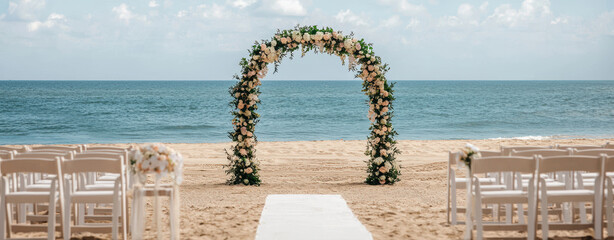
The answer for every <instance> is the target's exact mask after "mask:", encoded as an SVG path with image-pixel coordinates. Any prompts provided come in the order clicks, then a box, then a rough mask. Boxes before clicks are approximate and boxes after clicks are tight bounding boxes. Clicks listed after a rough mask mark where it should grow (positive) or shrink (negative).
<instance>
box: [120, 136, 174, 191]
mask: <svg viewBox="0 0 614 240" xmlns="http://www.w3.org/2000/svg"><path fill="white" fill-rule="evenodd" d="M128 159H129V163H130V168H131V170H132V173H133V174H135V175H136V176H137V179H138V180H139V181H140V182H141V183H144V182H145V181H146V180H147V175H148V174H155V175H156V179H157V180H159V179H161V178H164V177H165V176H166V174H171V177H172V178H173V180H174V181H175V183H176V184H181V182H182V181H183V157H182V156H181V154H180V153H178V152H177V151H175V150H174V149H172V148H170V147H167V146H164V145H163V144H159V143H153V144H146V145H142V146H138V147H134V148H133V149H132V150H131V151H130V153H129V156H128Z"/></svg>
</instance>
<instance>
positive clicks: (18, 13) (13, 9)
mask: <svg viewBox="0 0 614 240" xmlns="http://www.w3.org/2000/svg"><path fill="white" fill-rule="evenodd" d="M8 4H9V6H8V16H9V17H12V18H15V19H18V20H26V21H31V20H36V19H37V18H38V17H37V16H40V15H39V14H38V13H39V11H40V10H41V9H43V8H44V7H45V0H21V1H16V2H14V1H10V2H9V3H8Z"/></svg>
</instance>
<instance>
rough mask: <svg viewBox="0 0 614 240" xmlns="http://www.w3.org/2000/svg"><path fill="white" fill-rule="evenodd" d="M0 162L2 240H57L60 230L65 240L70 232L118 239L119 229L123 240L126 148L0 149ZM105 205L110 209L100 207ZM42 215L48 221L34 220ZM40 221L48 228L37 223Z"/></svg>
mask: <svg viewBox="0 0 614 240" xmlns="http://www.w3.org/2000/svg"><path fill="white" fill-rule="evenodd" d="M0 159H2V160H1V161H0V173H1V174H2V179H1V182H0V188H1V189H0V195H1V196H0V197H1V201H2V203H1V204H0V215H1V216H2V217H1V219H2V221H1V222H0V226H2V227H0V229H1V230H0V236H1V238H4V237H9V238H10V237H11V235H12V233H15V232H31V231H43V232H44V231H46V232H47V237H48V239H55V232H56V231H59V232H60V233H61V235H62V236H63V237H64V239H69V238H70V235H71V232H84V231H87V232H98V233H111V234H112V237H113V239H117V238H118V232H119V231H120V230H121V235H122V236H123V239H127V198H126V187H127V185H128V181H129V180H128V175H127V174H126V159H127V149H124V148H117V147H88V146H87V145H79V146H72V147H66V146H40V147H32V148H29V147H23V148H10V147H0ZM41 203H47V205H46V206H45V205H41ZM104 205H106V206H108V205H111V206H112V208H100V206H104ZM43 210H46V211H47V216H44V215H38V213H39V212H40V211H43ZM29 212H32V213H31V214H28V213H29ZM109 214H110V215H109ZM71 219H72V221H71ZM100 220H105V221H111V223H110V224H107V223H101V221H100ZM56 221H57V222H58V223H59V224H58V225H56ZM44 222H46V223H47V225H46V226H44V225H40V224H36V223H44ZM91 222H95V223H91ZM28 223H29V224H28Z"/></svg>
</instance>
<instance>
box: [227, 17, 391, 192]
mask: <svg viewBox="0 0 614 240" xmlns="http://www.w3.org/2000/svg"><path fill="white" fill-rule="evenodd" d="M299 46H300V48H301V53H302V56H304V55H305V53H307V52H310V51H313V52H315V53H318V52H319V53H328V54H329V55H333V54H334V55H337V56H339V57H340V58H341V62H342V64H344V65H345V63H346V58H347V64H348V67H349V69H350V71H356V72H357V74H356V77H359V78H361V79H363V80H364V82H363V89H362V91H363V92H364V93H365V94H366V95H367V96H369V100H368V104H369V114H368V118H369V120H370V121H371V123H372V124H371V127H370V128H369V130H371V133H370V135H369V136H368V138H367V140H368V141H367V150H366V151H365V155H367V156H369V160H368V161H366V163H367V173H368V176H367V179H366V181H365V182H366V183H368V184H372V185H379V184H393V183H395V182H397V181H399V178H398V176H399V175H400V171H399V166H398V164H397V162H396V160H395V154H397V153H399V151H398V150H397V148H396V147H395V144H396V141H395V140H394V136H395V135H396V134H397V133H396V132H395V131H394V129H393V128H392V123H391V122H392V121H391V120H392V119H391V118H392V116H393V106H392V101H393V100H394V97H393V95H392V93H393V90H392V87H393V85H394V84H389V83H388V82H387V81H386V77H385V76H384V74H385V73H386V72H387V71H388V69H389V68H388V65H387V64H383V63H382V60H381V58H380V57H378V56H376V55H375V54H374V53H373V47H372V44H371V43H366V42H365V41H364V39H360V40H358V39H356V38H354V36H353V34H350V35H343V34H342V33H341V32H339V31H334V30H333V29H331V28H328V27H327V28H318V27H317V26H296V27H295V28H294V29H289V30H283V31H280V30H278V31H277V33H276V34H275V36H273V38H271V39H270V40H262V41H261V42H256V43H255V44H254V46H252V48H251V49H249V50H248V51H249V57H248V58H243V59H241V62H240V65H241V73H240V74H239V75H235V76H234V78H235V79H237V80H238V82H237V84H236V85H234V86H232V87H231V88H230V94H231V95H232V97H233V98H234V100H233V101H231V102H230V105H231V107H233V109H234V110H233V111H232V114H233V116H234V118H233V120H232V124H233V126H234V129H233V131H231V132H229V133H228V136H229V137H230V138H231V139H232V141H233V146H232V148H231V151H230V152H228V151H227V152H226V155H227V158H228V160H229V163H228V166H227V170H226V173H227V174H228V175H230V179H229V180H228V183H229V184H245V185H260V182H261V180H260V175H259V173H258V172H259V170H260V169H259V161H258V159H257V158H256V149H255V146H256V142H257V138H256V135H255V134H254V131H255V130H256V129H255V128H256V124H257V123H258V121H259V119H258V118H259V117H260V115H258V113H256V110H258V103H260V100H259V99H258V95H259V94H260V88H259V86H260V84H261V82H260V80H261V79H262V78H264V77H265V76H266V74H267V72H268V64H270V63H274V64H275V72H276V71H277V67H278V66H279V64H280V63H281V60H282V59H283V58H284V57H286V56H287V55H288V54H290V58H292V57H293V56H294V55H293V53H294V51H296V50H298V49H299Z"/></svg>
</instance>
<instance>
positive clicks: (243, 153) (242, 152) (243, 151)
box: [239, 148, 247, 156]
mask: <svg viewBox="0 0 614 240" xmlns="http://www.w3.org/2000/svg"><path fill="white" fill-rule="evenodd" d="M239 153H240V154H241V155H243V156H247V150H245V148H241V149H240V150H239Z"/></svg>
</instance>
